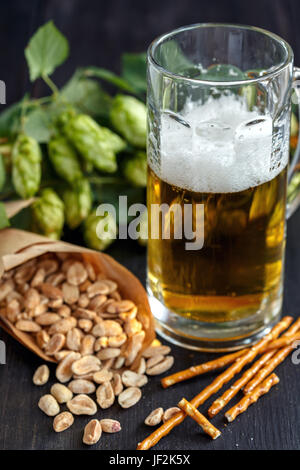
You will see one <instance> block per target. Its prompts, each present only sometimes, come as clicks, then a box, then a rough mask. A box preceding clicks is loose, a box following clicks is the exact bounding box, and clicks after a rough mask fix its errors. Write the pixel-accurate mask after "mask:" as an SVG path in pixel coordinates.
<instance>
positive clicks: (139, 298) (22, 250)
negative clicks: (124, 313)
mask: <svg viewBox="0 0 300 470" xmlns="http://www.w3.org/2000/svg"><path fill="white" fill-rule="evenodd" d="M47 252H67V253H80V254H81V256H82V257H83V259H85V260H87V261H89V262H90V263H92V264H93V266H94V268H95V270H96V271H97V272H103V273H104V274H105V275H106V276H107V277H108V278H109V279H112V280H113V281H115V282H116V283H117V284H118V286H119V291H120V294H121V295H122V297H123V298H126V299H130V300H132V301H133V302H134V303H135V304H136V306H137V307H138V320H139V321H140V322H141V323H142V324H143V327H144V330H145V332H146V336H145V340H144V343H143V348H142V350H144V349H145V348H146V347H147V346H149V345H150V344H151V342H152V341H153V339H154V337H155V333H154V320H153V316H152V314H151V310H150V307H149V303H148V298H147V294H146V291H145V289H144V288H143V286H142V284H141V283H140V281H139V280H138V279H137V278H136V277H135V276H134V275H133V274H132V273H131V272H130V271H128V270H127V269H126V268H125V267H124V266H122V265H121V264H119V263H118V262H117V261H115V260H114V259H113V258H112V257H111V256H108V255H106V254H104V253H99V252H96V251H93V250H89V249H87V248H83V247H79V246H76V245H72V244H70V243H66V242H61V241H53V240H50V239H48V238H45V237H42V236H40V235H37V234H35V233H30V232H25V231H23V230H17V229H13V228H7V229H4V230H2V231H0V261H1V262H2V263H0V277H1V276H2V274H3V272H4V271H8V270H9V269H11V268H14V267H16V266H19V265H20V264H22V263H24V262H25V261H28V260H29V259H32V258H35V257H37V256H39V255H42V254H43V253H47ZM1 266H2V268H1ZM0 327H2V328H3V329H5V330H6V331H7V332H8V333H9V334H10V335H11V336H13V337H14V338H15V339H17V340H18V341H19V342H20V343H22V344H23V345H24V346H26V347H27V348H28V349H30V350H31V351H33V352H34V353H36V354H37V355H38V356H40V357H41V358H42V359H44V360H46V361H50V362H56V361H55V360H54V359H53V358H50V357H49V356H46V355H45V354H44V352H43V351H42V349H40V348H39V346H38V345H37V344H36V342H35V339H34V338H33V337H32V336H31V335H30V334H27V333H24V332H21V331H19V330H17V329H16V328H15V327H14V325H13V324H12V323H11V322H10V321H8V320H7V319H6V318H5V317H4V316H3V315H2V314H1V313H0ZM141 352H142V351H141ZM140 354H141V353H140ZM135 362H136V361H135Z"/></svg>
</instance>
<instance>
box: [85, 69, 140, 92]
mask: <svg viewBox="0 0 300 470" xmlns="http://www.w3.org/2000/svg"><path fill="white" fill-rule="evenodd" d="M82 73H83V75H84V76H85V77H95V78H100V79H101V80H104V81H106V82H108V83H111V84H112V85H114V86H116V87H117V88H120V89H121V90H124V91H128V92H129V93H135V90H134V88H132V86H131V85H130V84H129V83H128V82H127V80H125V79H124V78H122V77H119V76H118V75H116V74H115V73H113V72H111V71H110V70H106V69H103V68H100V67H87V68H84V69H82Z"/></svg>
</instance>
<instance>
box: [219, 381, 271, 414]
mask: <svg viewBox="0 0 300 470" xmlns="http://www.w3.org/2000/svg"><path fill="white" fill-rule="evenodd" d="M278 382H279V377H278V376H277V375H276V374H271V375H269V377H267V378H266V379H265V380H264V381H263V382H262V383H260V384H259V385H257V387H255V388H254V389H253V390H252V392H251V393H250V394H249V395H246V396H245V397H243V398H242V399H241V400H240V401H239V402H238V403H237V404H236V405H235V406H233V407H232V408H231V409H230V410H229V411H227V413H225V416H226V418H227V420H228V421H229V422H231V421H233V420H234V419H235V418H236V417H237V416H238V415H239V414H241V413H244V411H246V410H247V408H248V407H249V406H250V405H252V403H255V402H256V401H257V400H258V399H259V398H260V397H261V396H262V395H265V394H266V393H268V391H269V390H270V388H272V387H273V386H274V385H276V384H278Z"/></svg>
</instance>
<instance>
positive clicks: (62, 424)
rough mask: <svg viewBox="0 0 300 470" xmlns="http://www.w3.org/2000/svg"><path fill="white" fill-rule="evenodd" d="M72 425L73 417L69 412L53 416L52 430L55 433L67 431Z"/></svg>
mask: <svg viewBox="0 0 300 470" xmlns="http://www.w3.org/2000/svg"><path fill="white" fill-rule="evenodd" d="M73 423H74V416H73V415H72V413H70V412H69V411H63V412H62V413H59V415H57V416H55V418H54V420H53V429H54V431H55V432H62V431H65V430H66V429H68V428H69V427H70V426H72V424H73Z"/></svg>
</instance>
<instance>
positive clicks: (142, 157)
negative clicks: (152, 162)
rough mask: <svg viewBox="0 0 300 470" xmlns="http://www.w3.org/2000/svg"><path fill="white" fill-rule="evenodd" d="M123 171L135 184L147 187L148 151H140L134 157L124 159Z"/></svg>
mask: <svg viewBox="0 0 300 470" xmlns="http://www.w3.org/2000/svg"><path fill="white" fill-rule="evenodd" d="M123 173H124V176H125V177H126V179H127V180H128V181H129V182H130V183H131V184H132V185H133V186H138V187H142V188H145V187H146V185H147V156H146V153H145V152H143V151H138V152H136V153H135V155H134V156H133V157H131V158H128V159H126V160H124V166H123Z"/></svg>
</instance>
